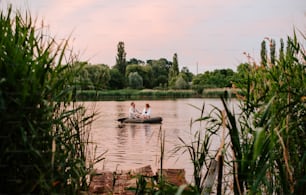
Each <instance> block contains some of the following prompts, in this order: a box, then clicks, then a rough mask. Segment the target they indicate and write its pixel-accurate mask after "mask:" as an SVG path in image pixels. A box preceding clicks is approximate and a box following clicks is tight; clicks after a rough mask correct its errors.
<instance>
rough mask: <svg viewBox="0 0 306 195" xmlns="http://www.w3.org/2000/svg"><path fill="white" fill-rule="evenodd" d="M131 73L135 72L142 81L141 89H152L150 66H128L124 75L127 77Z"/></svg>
mask: <svg viewBox="0 0 306 195" xmlns="http://www.w3.org/2000/svg"><path fill="white" fill-rule="evenodd" d="M132 72H137V73H138V74H139V75H140V76H141V78H142V80H143V87H144V88H147V89H150V88H152V82H151V80H152V68H151V66H143V65H138V64H130V65H128V66H127V68H126V75H129V74H130V73H132Z"/></svg>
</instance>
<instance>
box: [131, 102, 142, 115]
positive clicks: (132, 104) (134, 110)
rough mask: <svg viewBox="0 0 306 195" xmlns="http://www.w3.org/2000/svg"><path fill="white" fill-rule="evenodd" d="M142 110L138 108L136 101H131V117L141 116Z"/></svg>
mask: <svg viewBox="0 0 306 195" xmlns="http://www.w3.org/2000/svg"><path fill="white" fill-rule="evenodd" d="M139 114H140V112H139V111H138V110H137V108H136V105H135V103H134V102H132V103H131V106H130V108H129V118H139Z"/></svg>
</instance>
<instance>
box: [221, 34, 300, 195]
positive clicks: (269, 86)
mask: <svg viewBox="0 0 306 195" xmlns="http://www.w3.org/2000/svg"><path fill="white" fill-rule="evenodd" d="M281 45H282V44H281ZM282 48H283V46H281V51H282V52H280V55H279V58H278V60H275V64H274V63H273V62H272V61H267V62H266V63H267V64H262V65H261V66H258V65H256V64H254V65H253V66H251V69H250V71H248V74H247V77H245V80H244V81H243V82H237V83H236V84H235V85H236V86H238V88H239V89H241V94H240V95H242V96H240V95H239V96H238V97H239V98H240V99H241V100H242V104H241V110H242V114H241V115H240V117H239V119H238V120H236V119H235V117H234V114H232V113H231V112H230V111H229V109H227V114H228V117H229V125H228V128H229V130H230V135H231V139H232V143H233V149H234V152H235V159H236V160H235V163H236V164H235V163H234V164H233V167H234V168H235V169H236V170H237V172H236V173H235V175H236V176H237V177H238V181H235V182H236V183H234V189H235V192H236V193H238V192H239V191H241V192H244V191H246V190H247V191H249V192H251V193H268V194H273V193H276V194H301V193H302V192H304V191H305V175H306V167H305V158H303V157H304V156H306V153H305V151H306V150H305V149H306V144H305V139H306V133H305V128H304V127H305V125H306V124H305V121H306V120H305V119H306V113H305V89H306V82H305V76H306V70H305V60H306V57H305V52H304V50H303V49H302V48H303V47H302V46H301V45H300V43H299V42H298V41H297V38H296V35H295V34H294V37H293V38H291V37H288V41H287V49H286V51H283V49H282ZM270 49H272V50H274V49H275V48H273V46H272V47H271V48H270ZM262 53H264V52H262ZM270 55H274V52H273V51H270ZM267 59H269V58H267ZM270 60H273V56H270ZM268 65H269V66H268ZM225 105H226V104H225ZM226 108H228V106H227V105H226ZM236 121H239V126H238V124H237V123H236ZM235 175H234V177H233V179H235V178H236V176H235ZM238 184H239V185H238Z"/></svg>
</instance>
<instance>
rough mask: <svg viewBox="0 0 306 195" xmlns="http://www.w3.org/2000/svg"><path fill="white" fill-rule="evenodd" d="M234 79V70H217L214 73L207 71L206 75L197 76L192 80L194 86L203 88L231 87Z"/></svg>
mask: <svg viewBox="0 0 306 195" xmlns="http://www.w3.org/2000/svg"><path fill="white" fill-rule="evenodd" d="M233 78H234V71H233V70H231V69H220V70H218V69H217V70H214V71H212V72H210V71H206V72H205V73H204V74H198V75H196V76H195V77H194V78H193V80H192V84H193V85H196V86H197V85H198V86H203V88H224V87H231V85H232V80H233Z"/></svg>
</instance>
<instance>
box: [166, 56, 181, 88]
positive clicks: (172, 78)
mask: <svg viewBox="0 0 306 195" xmlns="http://www.w3.org/2000/svg"><path fill="white" fill-rule="evenodd" d="M178 74H179V65H178V59H177V54H176V53H175V54H174V55H173V62H172V65H171V67H170V69H169V76H168V78H169V86H174V85H175V82H176V79H177V78H178V77H177V76H178Z"/></svg>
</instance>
